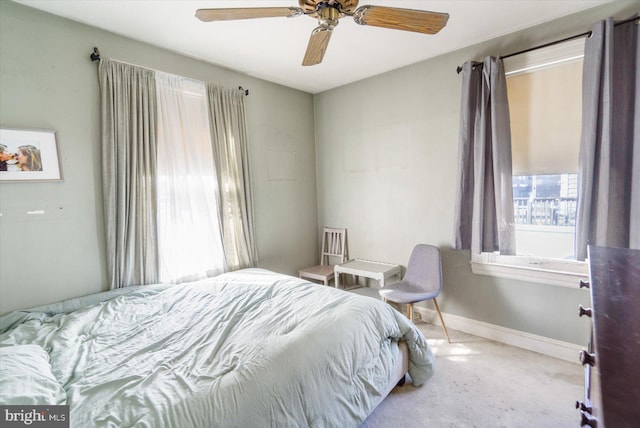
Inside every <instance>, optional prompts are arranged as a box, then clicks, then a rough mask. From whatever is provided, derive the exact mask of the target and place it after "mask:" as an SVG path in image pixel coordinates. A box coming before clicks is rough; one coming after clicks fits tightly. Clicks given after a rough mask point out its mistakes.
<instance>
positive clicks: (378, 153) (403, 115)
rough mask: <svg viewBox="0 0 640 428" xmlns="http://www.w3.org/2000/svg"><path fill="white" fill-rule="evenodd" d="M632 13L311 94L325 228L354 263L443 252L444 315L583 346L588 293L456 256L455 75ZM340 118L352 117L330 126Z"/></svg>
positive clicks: (550, 26) (578, 22)
mask: <svg viewBox="0 0 640 428" xmlns="http://www.w3.org/2000/svg"><path fill="white" fill-rule="evenodd" d="M637 5H638V2H615V3H613V4H609V5H606V6H604V7H599V8H597V9H595V10H592V11H588V12H586V13H581V14H579V15H575V16H573V17H565V18H563V19H560V20H557V21H554V22H551V23H547V24H545V25H541V26H539V27H536V28H531V29H528V30H524V31H521V32H518V33H515V34H512V35H509V36H505V37H501V38H498V39H495V40H491V41H488V42H484V43H481V44H478V45H475V46H472V47H469V48H466V49H463V50H460V51H457V52H454V53H451V54H448V55H444V56H440V57H438V58H435V59H431V60H427V61H424V62H421V63H418V64H415V65H411V66H408V67H405V68H402V69H399V70H395V71H392V72H389V73H386V74H383V75H379V76H376V77H373V78H370V79H367V80H363V81H360V82H356V83H353V84H350V85H347V86H344V87H341V88H338V89H334V90H330V91H327V92H324V93H321V94H319V95H317V96H316V97H315V106H316V113H315V114H316V156H317V168H318V177H317V181H318V210H319V213H318V218H319V222H320V224H326V225H330V226H334V227H347V228H348V230H349V249H350V255H351V257H359V258H365V259H372V260H383V261H388V262H394V263H400V264H402V265H406V263H407V261H408V258H409V254H410V252H411V249H412V248H413V246H414V245H415V244H417V243H420V242H424V243H432V244H435V245H438V246H439V247H440V248H441V251H442V253H443V265H444V279H445V286H444V292H443V294H442V296H441V298H439V299H438V300H439V302H441V305H440V306H441V309H442V310H443V311H444V312H446V313H450V314H455V315H459V316H462V317H466V318H470V319H473V320H478V321H483V322H487V323H491V324H495V325H498V326H503V327H507V328H511V329H515V330H520V331H525V332H529V333H532V334H536V335H541V336H545V337H549V338H553V339H557V340H562V341H566V342H571V343H576V344H584V343H586V341H587V330H586V328H587V327H586V326H587V323H584V322H581V320H579V319H578V317H577V307H578V304H584V305H587V304H588V301H589V299H588V294H587V292H586V291H584V290H577V289H576V290H574V289H569V288H561V287H556V286H548V285H542V284H534V283H526V282H519V281H512V280H504V279H497V278H493V277H488V276H480V275H474V274H473V273H472V272H471V269H470V265H469V261H470V254H469V252H465V251H461V252H457V251H453V250H451V241H452V232H453V212H454V205H455V204H454V198H455V193H456V192H455V184H456V175H457V157H458V118H459V109H460V90H461V78H460V76H459V75H458V74H456V67H457V66H459V65H462V64H463V63H464V62H465V61H467V60H472V59H473V60H480V59H482V58H483V57H484V56H487V55H499V54H503V55H506V54H508V53H511V52H517V51H519V50H522V49H526V48H529V47H532V46H536V45H538V44H541V43H545V42H548V41H551V40H556V39H560V38H563V37H566V36H569V35H573V34H577V33H581V32H583V31H586V29H588V28H590V27H591V25H592V24H593V23H595V22H596V21H597V20H599V19H603V18H604V17H607V16H610V15H614V14H615V15H616V16H617V17H618V18H626V17H628V16H630V15H631V14H632V12H633V11H634V9H635V10H637ZM436 37H437V36H436ZM336 111H341V112H348V114H346V115H345V116H344V117H338V118H336V114H335V112H336ZM431 304H432V303H428V304H427V305H428V306H429V307H431Z"/></svg>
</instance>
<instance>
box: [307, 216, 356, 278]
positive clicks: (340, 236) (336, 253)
mask: <svg viewBox="0 0 640 428" xmlns="http://www.w3.org/2000/svg"><path fill="white" fill-rule="evenodd" d="M331 258H337V259H338V260H339V261H338V263H344V262H346V261H347V260H348V259H349V249H348V244H347V229H338V228H335V227H325V228H324V230H323V233H322V247H321V248H320V264H319V265H315V266H310V267H308V268H305V269H300V271H299V272H298V276H299V277H300V278H306V279H313V280H316V281H322V282H323V284H324V285H329V281H331V280H332V279H333V277H334V272H333V265H332V264H331Z"/></svg>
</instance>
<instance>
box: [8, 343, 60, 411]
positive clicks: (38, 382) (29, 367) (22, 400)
mask: <svg viewBox="0 0 640 428" xmlns="http://www.w3.org/2000/svg"><path fill="white" fill-rule="evenodd" d="M0 404H4V405H10V404H21V405H29V404H33V405H46V404H49V405H62V404H67V395H66V394H65V392H64V389H62V386H60V384H59V383H58V381H57V380H56V378H55V376H54V375H53V373H52V372H51V365H50V364H49V354H47V352H46V351H45V350H44V349H42V347H40V346H38V345H15V346H2V347H0Z"/></svg>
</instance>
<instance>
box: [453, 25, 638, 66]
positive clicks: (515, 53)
mask: <svg viewBox="0 0 640 428" xmlns="http://www.w3.org/2000/svg"><path fill="white" fill-rule="evenodd" d="M633 21H638V22H639V23H640V16H634V17H633V18H629V19H625V20H624V21H620V22H616V23H615V24H613V25H614V26H616V27H617V26H618V25H623V24H628V23H629V22H633ZM581 37H591V30H589V31H585V32H584V33H580V34H576V35H574V36H569V37H565V38H564V39H560V40H555V41H553V42H549V43H545V44H543V45H538V46H534V47H532V48H529V49H524V50H521V51H518V52H513V53H510V54H508V55H503V56H501V57H500V58H502V59H505V58H509V57H512V56H516V55H521V54H523V53H527V52H531V51H535V50H538V49H542V48H546V47H549V46H553V45H557V44H560V43H564V42H568V41H569V40H574V39H579V38H581ZM456 71H457V72H458V74H460V72H461V71H462V67H461V66H458V68H456Z"/></svg>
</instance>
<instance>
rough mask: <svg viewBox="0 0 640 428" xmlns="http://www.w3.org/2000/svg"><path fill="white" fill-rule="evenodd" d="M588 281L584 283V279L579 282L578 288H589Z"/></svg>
mask: <svg viewBox="0 0 640 428" xmlns="http://www.w3.org/2000/svg"><path fill="white" fill-rule="evenodd" d="M589 285H590V284H589V281H585V280H584V279H581V280H580V288H589Z"/></svg>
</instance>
